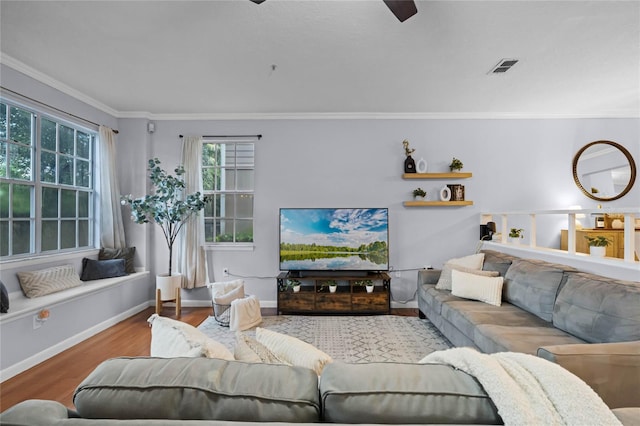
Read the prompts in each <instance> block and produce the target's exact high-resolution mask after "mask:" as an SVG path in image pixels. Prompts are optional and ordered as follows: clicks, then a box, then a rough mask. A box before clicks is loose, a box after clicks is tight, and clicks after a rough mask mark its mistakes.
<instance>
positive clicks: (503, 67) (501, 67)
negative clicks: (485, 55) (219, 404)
mask: <svg viewBox="0 0 640 426" xmlns="http://www.w3.org/2000/svg"><path fill="white" fill-rule="evenodd" d="M517 63H518V59H501V60H500V62H498V64H497V65H496V66H495V67H493V68H492V69H491V71H489V72H488V74H502V73H505V72H507V71H509V69H511V67H512V66H514V65H515V64H517Z"/></svg>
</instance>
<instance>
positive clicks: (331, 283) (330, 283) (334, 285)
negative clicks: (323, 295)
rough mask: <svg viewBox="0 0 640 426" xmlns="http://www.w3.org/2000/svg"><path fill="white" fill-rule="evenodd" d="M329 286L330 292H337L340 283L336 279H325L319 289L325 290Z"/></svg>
mask: <svg viewBox="0 0 640 426" xmlns="http://www.w3.org/2000/svg"><path fill="white" fill-rule="evenodd" d="M327 287H329V293H335V292H336V290H337V289H338V283H336V280H326V281H323V282H322V285H320V289H319V290H318V291H324V289H325V288H327Z"/></svg>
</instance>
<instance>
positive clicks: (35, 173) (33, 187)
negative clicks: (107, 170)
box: [0, 101, 96, 258]
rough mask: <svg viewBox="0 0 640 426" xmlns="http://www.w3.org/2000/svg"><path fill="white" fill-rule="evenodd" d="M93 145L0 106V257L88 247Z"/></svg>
mask: <svg viewBox="0 0 640 426" xmlns="http://www.w3.org/2000/svg"><path fill="white" fill-rule="evenodd" d="M95 139H96V134H95V133H94V132H90V131H87V130H85V129H82V128H81V127H78V126H75V125H73V124H69V123H66V122H64V121H62V120H60V119H56V118H54V117H50V116H46V115H40V114H39V113H38V112H36V111H33V110H29V109H27V108H23V107H21V106H17V105H12V104H11V103H9V102H4V101H2V102H0V256H2V257H3V258H6V257H12V256H24V255H33V254H41V253H55V252H59V251H72V250H76V249H82V248H90V247H93V234H92V229H93V225H94V212H93V198H94V192H93V180H94V179H93V175H94V172H93V170H94V168H93V151H94V146H95Z"/></svg>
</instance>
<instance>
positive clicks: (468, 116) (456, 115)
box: [0, 52, 640, 121]
mask: <svg viewBox="0 0 640 426" xmlns="http://www.w3.org/2000/svg"><path fill="white" fill-rule="evenodd" d="M0 63H2V64H3V65H6V66H8V67H10V68H12V69H14V70H16V71H18V72H20V73H22V74H25V75H27V76H28V77H31V78H33V79H34V80H37V81H39V82H41V83H43V84H45V85H47V86H50V87H52V88H54V89H56V90H59V91H60V92H62V93H64V94H66V95H69V96H71V97H72V98H75V99H77V100H79V101H81V102H84V103H86V104H87V105H90V106H92V107H94V108H96V109H98V110H100V111H102V112H104V113H107V114H109V115H111V116H113V117H115V118H143V119H147V120H156V121H196V120H198V121H207V120H211V121H230V120H539V119H545V120H547V119H583V118H584V119H598V118H600V119H602V118H640V110H638V111H636V110H629V111H627V110H622V111H602V112H598V113H542V112H536V113H514V112H437V113H429V112H425V113H420V112H400V113H390V112H355V113H353V112H329V113H314V112H311V113H299V112H283V113H260V112H253V113H184V114H156V113H151V112H148V111H118V110H115V109H113V108H111V107H110V106H108V105H105V104H103V103H102V102H100V101H98V100H96V99H94V98H92V97H90V96H88V95H86V94H84V93H82V92H80V91H79V90H76V89H74V88H72V87H70V86H68V85H66V84H64V83H62V82H60V81H58V80H56V79H54V78H52V77H50V76H48V75H47V74H44V73H43V72H40V71H38V70H36V69H34V68H32V67H30V66H28V65H26V64H25V63H23V62H21V61H19V60H17V59H15V58H13V57H12V56H10V55H7V54H6V53H4V52H0Z"/></svg>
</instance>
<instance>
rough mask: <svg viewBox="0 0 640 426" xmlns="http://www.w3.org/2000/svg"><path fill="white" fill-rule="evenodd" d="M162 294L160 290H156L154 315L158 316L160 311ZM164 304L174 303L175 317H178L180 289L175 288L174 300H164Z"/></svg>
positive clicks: (180, 310)
mask: <svg viewBox="0 0 640 426" xmlns="http://www.w3.org/2000/svg"><path fill="white" fill-rule="evenodd" d="M161 293H162V292H161V291H160V289H159V288H158V289H156V314H158V315H160V312H161V311H162V302H163V300H162V294H161ZM164 302H175V304H176V317H179V316H180V314H181V313H182V306H181V305H182V302H181V299H180V287H178V288H176V295H175V299H169V300H165V301H164Z"/></svg>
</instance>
